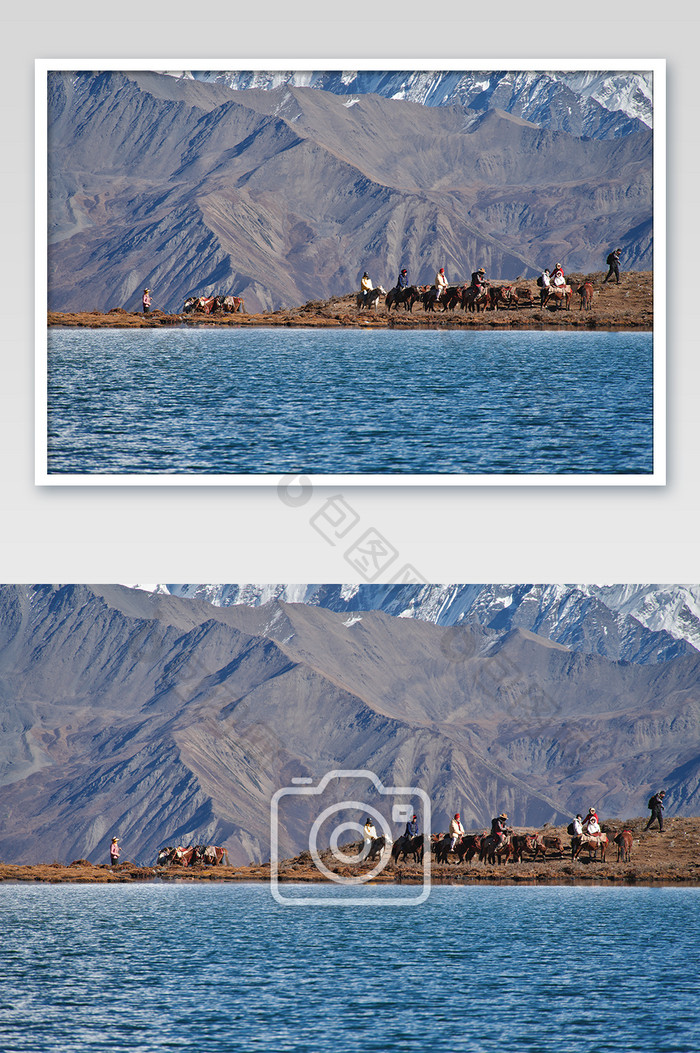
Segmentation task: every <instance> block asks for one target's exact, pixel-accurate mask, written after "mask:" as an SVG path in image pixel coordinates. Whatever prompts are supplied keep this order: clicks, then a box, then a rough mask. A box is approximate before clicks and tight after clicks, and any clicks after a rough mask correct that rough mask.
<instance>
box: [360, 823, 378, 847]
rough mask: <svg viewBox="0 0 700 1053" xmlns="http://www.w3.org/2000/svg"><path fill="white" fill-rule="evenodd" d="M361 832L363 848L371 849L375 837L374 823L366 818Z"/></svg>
mask: <svg viewBox="0 0 700 1053" xmlns="http://www.w3.org/2000/svg"><path fill="white" fill-rule="evenodd" d="M362 832H363V834H364V835H365V848H366V849H369V848H371V846H372V842H373V841H374V840H375V838H376V836H377V831H376V830H375V828H374V823H373V822H372V820H371V819H370V817H369V816H367V822H366V823H365V825H364V827H363V828H362Z"/></svg>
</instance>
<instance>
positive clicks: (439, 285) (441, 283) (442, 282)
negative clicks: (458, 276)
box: [435, 267, 448, 300]
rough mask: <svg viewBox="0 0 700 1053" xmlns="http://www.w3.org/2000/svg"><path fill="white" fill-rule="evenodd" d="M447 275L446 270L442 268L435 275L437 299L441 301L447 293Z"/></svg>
mask: <svg viewBox="0 0 700 1053" xmlns="http://www.w3.org/2000/svg"><path fill="white" fill-rule="evenodd" d="M447 284H448V283H447V275H446V274H445V268H444V267H441V268H440V270H439V271H438V272H437V274H436V275H435V289H436V293H435V299H436V300H439V299H440V297H441V296H442V294H443V293H444V292H446V291H447Z"/></svg>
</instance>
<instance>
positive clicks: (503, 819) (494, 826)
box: [491, 812, 508, 845]
mask: <svg viewBox="0 0 700 1053" xmlns="http://www.w3.org/2000/svg"><path fill="white" fill-rule="evenodd" d="M507 822H508V816H507V815H506V813H505V812H501V814H500V815H497V816H496V818H495V819H492V820H491V836H492V837H495V838H496V841H497V843H498V844H499V845H500V844H502V843H503V842H504V841H505V839H506V824H507Z"/></svg>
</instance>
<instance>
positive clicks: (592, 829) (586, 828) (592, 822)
mask: <svg viewBox="0 0 700 1053" xmlns="http://www.w3.org/2000/svg"><path fill="white" fill-rule="evenodd" d="M583 832H584V833H585V834H588V836H589V837H595V836H596V834H599V833H600V822H599V821H598V816H597V815H596V810H595V808H589V809H588V814H587V815H586V818H585V819H584V820H583Z"/></svg>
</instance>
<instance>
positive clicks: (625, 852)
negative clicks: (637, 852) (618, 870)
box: [615, 830, 633, 863]
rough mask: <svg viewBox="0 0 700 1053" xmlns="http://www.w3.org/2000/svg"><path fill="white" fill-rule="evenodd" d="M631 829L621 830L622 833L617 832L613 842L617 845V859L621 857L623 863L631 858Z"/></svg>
mask: <svg viewBox="0 0 700 1053" xmlns="http://www.w3.org/2000/svg"><path fill="white" fill-rule="evenodd" d="M632 842H633V837H632V831H631V830H623V831H622V833H620V834H618V835H617V837H616V838H615V844H616V845H617V861H618V863H619V862H620V858H622V862H623V863H629V861H630V859H631V858H632Z"/></svg>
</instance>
